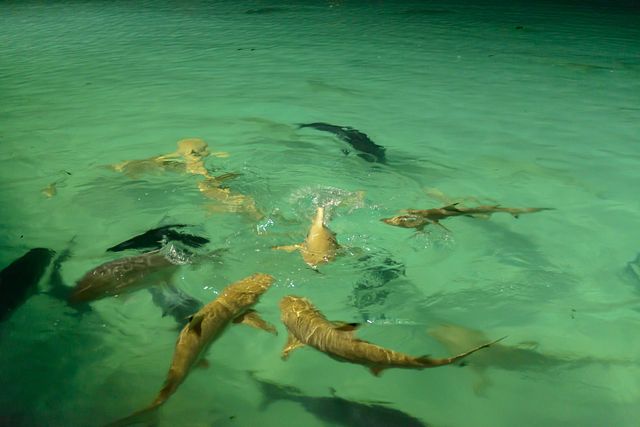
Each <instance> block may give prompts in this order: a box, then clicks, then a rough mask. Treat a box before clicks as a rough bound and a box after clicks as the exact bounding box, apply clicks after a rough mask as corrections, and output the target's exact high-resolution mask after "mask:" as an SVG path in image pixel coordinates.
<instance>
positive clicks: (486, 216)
mask: <svg viewBox="0 0 640 427" xmlns="http://www.w3.org/2000/svg"><path fill="white" fill-rule="evenodd" d="M469 216H470V217H471V218H475V219H483V220H487V219H491V214H490V213H479V214H472V215H469Z"/></svg>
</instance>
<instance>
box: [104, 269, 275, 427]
mask: <svg viewBox="0 0 640 427" xmlns="http://www.w3.org/2000/svg"><path fill="white" fill-rule="evenodd" d="M273 282H274V278H273V277H272V276H270V275H268V274H263V273H256V274H253V275H251V276H249V277H246V278H244V279H242V280H240V281H238V282H235V283H233V284H231V285H229V286H227V287H226V288H225V289H224V290H223V291H222V292H221V293H220V295H219V296H218V297H217V298H216V299H215V300H213V301H211V302H210V303H209V304H207V305H205V306H204V307H202V308H201V309H200V311H198V312H197V313H195V314H194V315H193V316H191V317H190V318H189V323H188V324H187V325H185V327H184V328H183V329H182V331H181V332H180V336H179V337H178V341H177V342H176V348H175V351H174V354H173V360H172V361H171V367H170V368H169V373H168V374H167V379H166V380H165V382H164V386H163V387H162V389H161V390H160V392H159V393H158V395H157V396H156V398H155V399H154V400H153V402H152V403H151V405H149V406H148V407H146V408H145V409H143V410H141V411H138V412H135V413H134V414H132V415H130V416H128V417H126V418H123V419H121V420H118V421H116V422H115V423H112V424H109V425H110V426H112V427H114V426H126V425H131V424H135V423H140V422H142V421H143V420H144V419H145V418H149V417H152V416H153V415H154V414H155V411H156V409H157V408H158V407H160V406H161V405H162V404H163V403H165V402H166V401H167V399H169V397H170V396H171V395H172V394H173V393H175V391H176V390H177V389H178V386H180V384H182V382H183V381H184V380H185V378H186V377H187V375H188V374H189V372H190V371H191V369H192V368H193V367H194V366H195V365H196V364H197V363H198V362H200V361H202V360H203V359H202V357H203V356H204V353H205V352H206V351H207V349H208V348H209V346H210V345H211V344H212V343H213V342H214V341H215V340H216V338H218V337H219V336H220V334H221V333H222V332H223V331H224V330H225V328H226V327H227V326H228V325H229V324H230V323H232V322H233V323H245V324H247V325H250V326H253V327H256V328H260V329H264V330H265V331H267V332H270V333H273V334H276V329H275V327H274V326H273V325H271V324H270V323H268V322H266V321H264V320H263V319H262V318H260V317H259V316H258V315H257V313H256V312H255V311H253V310H252V309H251V307H252V306H253V305H255V304H256V303H257V302H258V300H259V298H260V296H261V295H262V294H263V293H264V292H266V291H267V289H269V287H270V286H271V285H272V284H273Z"/></svg>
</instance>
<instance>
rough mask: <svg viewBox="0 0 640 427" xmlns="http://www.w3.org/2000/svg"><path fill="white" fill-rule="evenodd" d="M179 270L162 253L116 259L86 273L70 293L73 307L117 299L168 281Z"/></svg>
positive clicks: (156, 252)
mask: <svg viewBox="0 0 640 427" xmlns="http://www.w3.org/2000/svg"><path fill="white" fill-rule="evenodd" d="M177 269H178V265H176V264H174V263H172V262H171V261H170V260H169V259H168V258H167V257H166V256H165V255H164V254H163V253H162V252H160V251H153V252H147V253H144V254H141V255H136V256H130V257H126V258H119V259H116V260H114V261H109V262H107V263H104V264H102V265H100V266H98V267H96V268H94V269H92V270H91V271H89V272H88V273H86V274H85V275H84V276H82V278H81V279H80V280H78V282H77V283H76V286H75V287H74V288H73V290H72V291H71V294H70V296H69V302H70V303H72V304H76V303H80V302H88V301H94V300H97V299H100V298H104V297H107V296H113V295H119V294H123V293H127V292H131V291H134V290H137V289H140V288H142V287H145V286H149V285H151V284H159V283H164V282H167V281H169V279H170V278H171V277H172V276H173V274H174V273H175V272H176V270H177Z"/></svg>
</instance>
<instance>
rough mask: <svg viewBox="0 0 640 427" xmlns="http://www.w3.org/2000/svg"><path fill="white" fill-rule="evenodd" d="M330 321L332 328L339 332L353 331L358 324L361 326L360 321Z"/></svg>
mask: <svg viewBox="0 0 640 427" xmlns="http://www.w3.org/2000/svg"><path fill="white" fill-rule="evenodd" d="M331 323H333V329H335V330H336V331H341V332H353V331H355V330H356V329H358V328H359V327H360V326H362V324H360V323H347V322H341V321H336V322H331Z"/></svg>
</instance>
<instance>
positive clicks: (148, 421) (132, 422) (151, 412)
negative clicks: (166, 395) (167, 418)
mask: <svg viewBox="0 0 640 427" xmlns="http://www.w3.org/2000/svg"><path fill="white" fill-rule="evenodd" d="M158 407H159V405H151V406H149V407H147V408H144V409H142V410H140V411H137V412H134V413H133V414H131V415H129V416H128V417H124V418H120V419H119V420H116V421H114V422H112V423H110V424H107V425H105V426H104V427H128V426H145V427H156V426H157V425H158Z"/></svg>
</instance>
